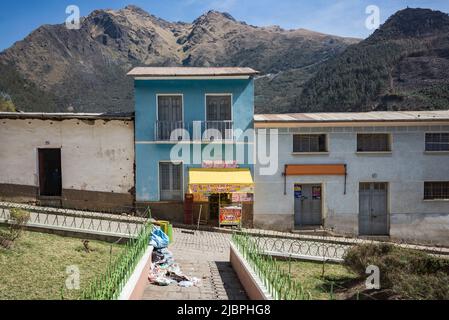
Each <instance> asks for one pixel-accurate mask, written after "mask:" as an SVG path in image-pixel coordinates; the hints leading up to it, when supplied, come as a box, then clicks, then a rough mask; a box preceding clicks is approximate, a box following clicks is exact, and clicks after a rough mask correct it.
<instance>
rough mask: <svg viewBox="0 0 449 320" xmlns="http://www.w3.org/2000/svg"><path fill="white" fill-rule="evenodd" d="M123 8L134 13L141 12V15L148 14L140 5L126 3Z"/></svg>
mask: <svg viewBox="0 0 449 320" xmlns="http://www.w3.org/2000/svg"><path fill="white" fill-rule="evenodd" d="M123 10H128V11H132V12H134V13H138V14H142V15H149V13H148V12H146V11H145V10H143V9H142V8H141V7H138V6H136V5H133V4H130V5H127V6H126V7H125V8H123Z"/></svg>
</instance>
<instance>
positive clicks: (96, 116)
mask: <svg viewBox="0 0 449 320" xmlns="http://www.w3.org/2000/svg"><path fill="white" fill-rule="evenodd" d="M0 119H44V120H68V119H80V120H82V119H86V120H133V119H134V112H120V113H118V112H117V113H114V112H106V113H45V112H0Z"/></svg>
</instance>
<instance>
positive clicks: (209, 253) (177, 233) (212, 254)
mask: <svg viewBox="0 0 449 320" xmlns="http://www.w3.org/2000/svg"><path fill="white" fill-rule="evenodd" d="M173 233H174V243H173V244H172V245H170V246H169V250H170V251H172V253H173V256H174V259H175V262H176V263H178V264H179V266H180V268H181V270H182V271H183V273H184V274H186V275H187V276H193V277H197V278H199V279H201V283H200V285H199V286H198V287H190V288H182V287H179V286H177V285H176V284H172V285H170V286H166V287H160V286H157V285H153V284H150V283H148V285H147V287H146V289H145V292H144V294H143V297H142V299H143V300H181V299H182V300H246V299H247V297H246V293H245V291H244V290H243V288H242V286H241V284H240V282H239V280H238V278H237V275H236V274H235V272H234V270H233V269H232V267H231V264H230V263H229V240H230V235H229V234H224V233H218V232H208V231H190V230H184V229H178V228H175V229H174V230H173ZM192 233H193V234H192Z"/></svg>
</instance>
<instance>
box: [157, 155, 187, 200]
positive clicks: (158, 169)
mask: <svg viewBox="0 0 449 320" xmlns="http://www.w3.org/2000/svg"><path fill="white" fill-rule="evenodd" d="M161 163H172V164H175V165H181V199H179V200H161V177H160V173H161V166H160V164H161ZM157 190H158V198H159V201H164V202H179V201H184V194H185V188H184V162H183V161H171V160H159V161H158V163H157Z"/></svg>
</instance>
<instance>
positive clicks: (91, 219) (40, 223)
mask: <svg viewBox="0 0 449 320" xmlns="http://www.w3.org/2000/svg"><path fill="white" fill-rule="evenodd" d="M13 208H18V209H23V210H26V211H28V212H29V213H30V220H29V221H28V223H27V226H28V227H36V228H47V229H53V230H61V231H72V232H79V233H90V234H97V235H105V236H113V237H122V238H132V237H136V236H137V235H138V234H139V232H140V231H141V229H142V228H143V226H144V224H145V223H146V222H147V221H148V217H136V216H127V215H117V214H108V213H100V212H91V211H80V210H71V209H61V208H52V207H39V206H32V205H26V204H14V203H7V202H0V222H3V223H10V210H11V209H13Z"/></svg>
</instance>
